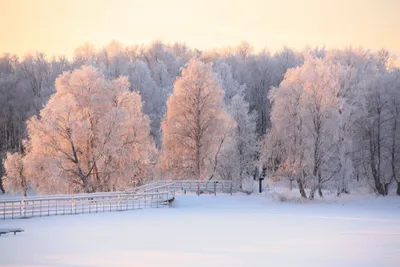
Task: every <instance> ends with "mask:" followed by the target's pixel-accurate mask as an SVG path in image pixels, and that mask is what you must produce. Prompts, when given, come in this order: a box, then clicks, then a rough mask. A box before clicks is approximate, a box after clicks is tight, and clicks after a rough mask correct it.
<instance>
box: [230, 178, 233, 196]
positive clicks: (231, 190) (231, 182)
mask: <svg viewBox="0 0 400 267" xmlns="http://www.w3.org/2000/svg"><path fill="white" fill-rule="evenodd" d="M230 185H231V196H232V191H233V185H232V181H231V182H230Z"/></svg>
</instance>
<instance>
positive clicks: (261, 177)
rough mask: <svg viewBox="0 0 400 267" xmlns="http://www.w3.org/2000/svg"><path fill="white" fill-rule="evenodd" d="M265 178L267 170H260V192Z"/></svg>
mask: <svg viewBox="0 0 400 267" xmlns="http://www.w3.org/2000/svg"><path fill="white" fill-rule="evenodd" d="M264 178H265V172H264V171H262V172H260V176H259V177H258V181H259V193H262V181H263V180H264Z"/></svg>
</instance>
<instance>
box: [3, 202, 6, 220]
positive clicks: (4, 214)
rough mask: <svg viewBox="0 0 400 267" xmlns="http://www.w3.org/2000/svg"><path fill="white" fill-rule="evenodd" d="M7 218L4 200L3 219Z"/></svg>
mask: <svg viewBox="0 0 400 267" xmlns="http://www.w3.org/2000/svg"><path fill="white" fill-rule="evenodd" d="M5 219H6V203H5V202H3V220H5Z"/></svg>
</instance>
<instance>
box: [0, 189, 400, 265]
mask: <svg viewBox="0 0 400 267" xmlns="http://www.w3.org/2000/svg"><path fill="white" fill-rule="evenodd" d="M11 227H20V228H24V229H25V232H24V233H20V234H17V235H16V236H14V235H12V234H11V235H10V234H9V235H5V236H1V237H0V266H24V267H38V266H60V267H64V266H82V267H83V266H85V267H86V266H91V267H92V266H96V267H101V266H118V267H123V266H135V267H136V266H139V267H140V266H144V267H155V266H162V267H169V266H171V267H172V266H173V267H179V266H184V267H189V266H190V267H197V266H199V267H200V266H201V267H205V266H207V267H212V266H226V267H235V266H246V267H247V266H296V267H299V266H319V267H320V266H324V267H325V266H361V267H363V266H400V197H396V196H393V197H386V198H382V197H372V196H368V197H362V198H355V197H352V198H351V199H350V198H340V199H337V200H335V201H319V200H315V201H313V202H307V203H293V202H279V201H274V200H273V199H272V198H268V197H265V196H261V195H250V196H245V195H235V196H229V195H219V196H216V197H215V196H212V195H202V196H200V197H199V196H196V195H178V196H177V197H176V200H175V202H174V203H173V205H172V207H171V208H169V209H147V210H135V211H127V212H113V213H102V214H85V215H77V216H57V217H45V218H33V219H28V220H8V221H0V228H11Z"/></svg>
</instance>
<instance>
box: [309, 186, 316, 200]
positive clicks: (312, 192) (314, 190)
mask: <svg viewBox="0 0 400 267" xmlns="http://www.w3.org/2000/svg"><path fill="white" fill-rule="evenodd" d="M316 191H317V187H313V188H311V191H310V195H309V196H308V199H311V200H313V199H314V197H315V192H316Z"/></svg>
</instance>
